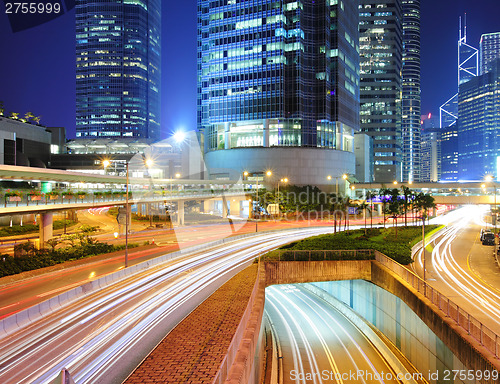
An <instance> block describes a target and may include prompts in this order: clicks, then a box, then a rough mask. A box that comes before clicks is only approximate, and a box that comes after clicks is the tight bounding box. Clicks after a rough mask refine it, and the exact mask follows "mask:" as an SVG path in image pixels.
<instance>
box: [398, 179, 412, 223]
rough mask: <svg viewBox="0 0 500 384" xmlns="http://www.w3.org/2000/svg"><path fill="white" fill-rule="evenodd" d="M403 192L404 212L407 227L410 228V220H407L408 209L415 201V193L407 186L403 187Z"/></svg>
mask: <svg viewBox="0 0 500 384" xmlns="http://www.w3.org/2000/svg"><path fill="white" fill-rule="evenodd" d="M401 190H402V192H403V196H404V200H403V212H404V215H405V227H407V226H408V219H407V212H408V207H409V206H410V205H411V202H412V201H413V198H414V196H415V195H414V193H413V191H412V190H411V189H410V188H408V187H407V186H406V185H403V186H401Z"/></svg>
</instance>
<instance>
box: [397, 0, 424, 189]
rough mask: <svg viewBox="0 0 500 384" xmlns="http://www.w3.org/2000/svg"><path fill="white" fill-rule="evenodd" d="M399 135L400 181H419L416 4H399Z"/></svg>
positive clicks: (405, 0) (409, 0) (408, 0)
mask: <svg viewBox="0 0 500 384" xmlns="http://www.w3.org/2000/svg"><path fill="white" fill-rule="evenodd" d="M402 5H403V72H402V83H401V85H402V102H401V133H402V136H403V180H404V181H419V180H420V179H421V161H420V160H421V153H420V141H421V132H420V130H421V127H420V0H403V3H402Z"/></svg>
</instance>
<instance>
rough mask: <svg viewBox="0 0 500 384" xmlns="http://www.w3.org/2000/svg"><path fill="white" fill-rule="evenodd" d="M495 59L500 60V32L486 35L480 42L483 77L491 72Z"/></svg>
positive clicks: (480, 62)
mask: <svg viewBox="0 0 500 384" xmlns="http://www.w3.org/2000/svg"><path fill="white" fill-rule="evenodd" d="M495 59H500V32H495V33H485V34H484V35H481V40H480V41H479V67H480V68H481V75H483V74H485V73H486V72H488V71H489V66H490V64H491V62H492V61H494V60H495Z"/></svg>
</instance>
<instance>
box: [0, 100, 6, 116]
mask: <svg viewBox="0 0 500 384" xmlns="http://www.w3.org/2000/svg"><path fill="white" fill-rule="evenodd" d="M4 112H5V108H4V106H3V101H0V116H3V114H4Z"/></svg>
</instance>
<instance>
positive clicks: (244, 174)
mask: <svg viewBox="0 0 500 384" xmlns="http://www.w3.org/2000/svg"><path fill="white" fill-rule="evenodd" d="M252 174H254V175H256V176H255V201H256V203H257V212H258V213H259V214H260V210H259V172H252ZM262 174H263V176H271V175H272V174H273V173H272V172H271V171H267V172H266V173H265V174H264V173H262ZM249 175H250V172H248V171H244V172H243V176H244V177H248V176H249ZM249 211H250V208H249ZM252 212H253V204H252ZM249 213H250V212H249ZM254 219H255V232H257V231H258V229H259V228H258V223H259V222H258V220H257V217H256V215H254Z"/></svg>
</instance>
